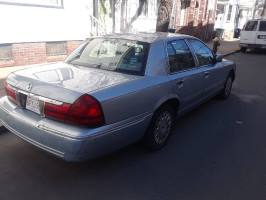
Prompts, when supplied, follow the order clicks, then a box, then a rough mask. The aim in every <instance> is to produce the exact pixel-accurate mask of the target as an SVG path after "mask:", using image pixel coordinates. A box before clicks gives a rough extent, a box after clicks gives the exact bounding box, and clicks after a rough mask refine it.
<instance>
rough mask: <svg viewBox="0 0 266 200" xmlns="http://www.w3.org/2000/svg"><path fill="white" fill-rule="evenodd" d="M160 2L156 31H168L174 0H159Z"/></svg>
mask: <svg viewBox="0 0 266 200" xmlns="http://www.w3.org/2000/svg"><path fill="white" fill-rule="evenodd" d="M158 4H159V8H158V16H157V24H156V31H157V32H167V31H168V26H169V23H170V16H171V12H172V7H173V0H159V1H158Z"/></svg>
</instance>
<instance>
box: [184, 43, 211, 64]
mask: <svg viewBox="0 0 266 200" xmlns="http://www.w3.org/2000/svg"><path fill="white" fill-rule="evenodd" d="M189 42H190V44H191V46H192V47H193V49H194V52H195V54H196V56H197V59H198V62H199V65H200V66H203V65H210V64H213V60H214V56H213V53H212V51H211V50H210V49H209V48H208V47H207V46H206V45H205V44H203V43H202V42H201V41H199V40H195V39H190V40H189Z"/></svg>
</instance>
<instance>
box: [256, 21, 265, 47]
mask: <svg viewBox="0 0 266 200" xmlns="http://www.w3.org/2000/svg"><path fill="white" fill-rule="evenodd" d="M256 44H258V45H264V46H265V45H266V21H265V20H261V21H260V23H259V29H258V31H257V35H256Z"/></svg>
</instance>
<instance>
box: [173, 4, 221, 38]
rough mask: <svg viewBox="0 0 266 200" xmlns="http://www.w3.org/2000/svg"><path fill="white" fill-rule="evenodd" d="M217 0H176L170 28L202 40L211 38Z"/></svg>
mask: <svg viewBox="0 0 266 200" xmlns="http://www.w3.org/2000/svg"><path fill="white" fill-rule="evenodd" d="M216 4H217V0H176V1H174V7H173V11H172V12H173V13H172V17H171V28H174V29H176V32H178V33H183V34H188V35H193V36H196V37H198V38H201V39H202V40H204V41H209V40H211V39H212V35H213V30H214V22H215V12H216Z"/></svg>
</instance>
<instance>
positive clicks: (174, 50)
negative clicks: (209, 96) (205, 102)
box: [167, 39, 203, 112]
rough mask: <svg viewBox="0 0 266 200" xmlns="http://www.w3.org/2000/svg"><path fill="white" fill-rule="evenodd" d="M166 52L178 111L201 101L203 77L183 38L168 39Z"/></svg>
mask: <svg viewBox="0 0 266 200" xmlns="http://www.w3.org/2000/svg"><path fill="white" fill-rule="evenodd" d="M167 52H168V59H169V68H170V69H169V78H170V80H171V87H172V91H173V92H174V93H176V94H177V95H178V96H179V98H180V112H182V111H185V110H187V109H189V108H190V107H192V106H193V105H196V104H198V103H199V102H200V101H201V99H202V93H203V85H202V84H203V82H202V80H203V77H202V76H201V72H200V71H199V70H198V68H197V67H196V63H195V59H194V57H193V54H192V53H191V51H190V48H189V46H188V45H187V43H186V41H185V40H183V39H177V40H172V41H168V43H167Z"/></svg>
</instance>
